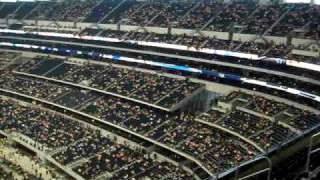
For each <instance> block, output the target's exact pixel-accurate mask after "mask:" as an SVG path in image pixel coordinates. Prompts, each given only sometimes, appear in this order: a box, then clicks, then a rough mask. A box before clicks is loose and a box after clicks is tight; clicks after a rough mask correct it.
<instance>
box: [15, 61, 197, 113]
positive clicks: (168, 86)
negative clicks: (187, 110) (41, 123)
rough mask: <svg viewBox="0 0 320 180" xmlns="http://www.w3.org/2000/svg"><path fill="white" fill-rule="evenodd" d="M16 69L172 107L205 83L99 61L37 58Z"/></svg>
mask: <svg viewBox="0 0 320 180" xmlns="http://www.w3.org/2000/svg"><path fill="white" fill-rule="evenodd" d="M17 71H20V72H26V73H30V74H36V75H42V76H46V77H50V78H54V79H58V80H63V81H67V82H72V83H75V84H79V83H84V84H88V86H90V87H93V88H97V89H100V90H105V91H108V92H112V93H115V94H119V95H123V96H127V97H130V98H134V99H137V100H141V101H144V102H148V103H152V104H157V105H161V106H162V107H166V108H171V107H172V106H173V105H175V104H177V103H179V102H180V101H182V100H183V99H184V98H186V97H188V96H190V95H191V94H192V93H193V92H194V91H196V90H197V89H198V88H200V87H201V86H202V85H201V84H197V83H193V82H189V81H187V80H178V79H175V78H169V77H166V76H161V75H156V74H149V73H144V72H139V71H134V70H130V69H121V68H116V67H113V66H104V65H98V64H84V65H81V64H70V63H64V62H63V61H62V60H56V59H48V60H46V59H45V58H44V59H42V57H39V58H35V59H34V61H30V62H27V63H25V64H23V65H21V66H20V67H18V68H17Z"/></svg>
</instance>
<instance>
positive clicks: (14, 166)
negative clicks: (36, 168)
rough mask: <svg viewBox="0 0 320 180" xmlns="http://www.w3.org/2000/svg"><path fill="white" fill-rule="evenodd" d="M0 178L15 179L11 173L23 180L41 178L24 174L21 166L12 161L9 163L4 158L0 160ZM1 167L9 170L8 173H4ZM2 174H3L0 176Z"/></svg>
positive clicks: (39, 179)
mask: <svg viewBox="0 0 320 180" xmlns="http://www.w3.org/2000/svg"><path fill="white" fill-rule="evenodd" d="M0 162H1V164H0V178H2V179H4V180H6V179H15V177H14V175H13V172H14V173H15V174H16V175H17V176H19V177H21V178H23V179H30V180H41V178H39V177H36V176H35V175H33V174H30V173H29V172H26V171H25V170H24V169H23V168H22V167H21V165H19V164H16V163H14V162H12V161H9V160H7V159H4V158H0ZM1 166H5V167H6V168H8V169H9V171H10V172H7V171H4V169H3V168H1ZM2 173H3V174H2Z"/></svg>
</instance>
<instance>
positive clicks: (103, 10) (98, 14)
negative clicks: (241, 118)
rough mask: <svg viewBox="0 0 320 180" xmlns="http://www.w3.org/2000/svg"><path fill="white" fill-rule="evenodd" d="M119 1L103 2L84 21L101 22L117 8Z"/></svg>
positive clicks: (105, 0) (109, 0) (107, 0)
mask: <svg viewBox="0 0 320 180" xmlns="http://www.w3.org/2000/svg"><path fill="white" fill-rule="evenodd" d="M118 3H119V1H117V0H103V1H102V2H101V3H100V4H98V5H97V6H96V7H95V8H94V9H92V11H91V13H90V14H89V15H88V16H87V17H86V19H85V20H84V21H85V22H99V20H103V19H102V18H104V17H105V16H106V15H107V14H108V13H109V12H110V11H112V9H113V8H114V7H115V6H117V5H118Z"/></svg>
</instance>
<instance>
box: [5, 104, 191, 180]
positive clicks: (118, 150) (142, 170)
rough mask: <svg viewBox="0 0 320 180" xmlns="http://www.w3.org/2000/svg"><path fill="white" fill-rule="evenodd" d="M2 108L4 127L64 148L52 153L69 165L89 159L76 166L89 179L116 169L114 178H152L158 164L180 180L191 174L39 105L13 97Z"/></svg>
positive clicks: (79, 172) (63, 163)
mask: <svg viewBox="0 0 320 180" xmlns="http://www.w3.org/2000/svg"><path fill="white" fill-rule="evenodd" d="M0 109H1V112H2V113H1V115H0V120H1V121H0V122H1V124H0V129H1V130H4V131H5V132H19V133H22V134H24V135H26V136H28V137H30V138H32V139H33V140H34V141H35V142H37V143H41V144H43V145H45V146H46V147H48V148H58V147H60V148H62V150H61V151H58V152H57V153H55V154H53V155H52V156H53V158H54V159H55V160H57V162H59V163H60V164H62V165H68V164H70V163H72V162H75V161H77V160H81V159H87V161H84V162H83V163H82V164H79V165H77V166H75V167H74V168H73V170H74V171H75V172H76V173H78V174H80V175H81V176H83V177H84V178H86V179H95V178H96V177H97V176H99V175H101V174H104V173H105V172H109V173H111V172H114V171H115V172H117V173H116V174H115V176H114V177H113V178H115V179H117V178H119V179H123V178H129V177H131V176H132V177H133V176H136V175H139V176H141V177H150V178H152V177H156V176H157V175H158V174H157V173H158V171H157V170H158V169H157V168H156V167H158V168H159V169H167V170H168V171H167V172H163V174H162V175H164V176H167V175H168V176H169V175H172V174H175V175H176V177H177V178H178V179H181V178H183V177H191V175H190V174H189V173H187V172H185V171H183V170H181V169H179V168H178V167H176V166H174V165H172V164H170V163H168V162H157V161H155V160H154V159H152V158H150V155H148V154H142V153H141V149H140V148H138V147H137V148H136V149H131V148H130V147H129V146H128V145H123V144H119V143H116V142H114V141H112V140H111V139H110V138H109V137H107V136H103V135H102V134H101V131H100V130H94V129H92V128H90V127H89V126H86V125H83V124H82V123H79V122H77V121H75V120H71V119H68V118H65V117H62V116H60V115H55V114H53V113H50V112H48V111H44V110H42V109H37V108H36V107H31V106H30V107H24V106H21V105H19V104H17V103H16V102H14V101H12V100H0ZM63 147H64V148H63ZM52 150H54V149H52ZM140 165H141V166H140ZM1 175H2V174H1ZM3 176H7V175H3Z"/></svg>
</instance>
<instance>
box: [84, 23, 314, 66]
mask: <svg viewBox="0 0 320 180" xmlns="http://www.w3.org/2000/svg"><path fill="white" fill-rule="evenodd" d="M81 34H83V35H91V36H95V35H97V34H99V36H102V37H108V38H119V39H122V40H136V41H149V42H164V43H169V44H178V45H186V46H190V47H195V48H210V49H219V50H230V51H235V52H243V53H250V54H257V55H259V56H267V57H275V58H286V59H293V60H297V61H304V62H309V63H313V64H319V63H320V61H319V58H318V57H313V56H306V55H296V54H292V50H304V51H311V52H318V51H319V50H318V49H317V48H314V47H313V48H311V49H309V48H308V47H302V46H293V45H286V44H275V43H274V42H272V41H271V42H268V41H265V40H261V41H248V42H241V41H229V40H223V39H217V38H210V37H205V36H188V35H186V34H183V35H168V34H156V33H149V32H137V31H130V32H124V31H115V30H99V29H92V28H86V29H85V30H83V31H82V32H81Z"/></svg>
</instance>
